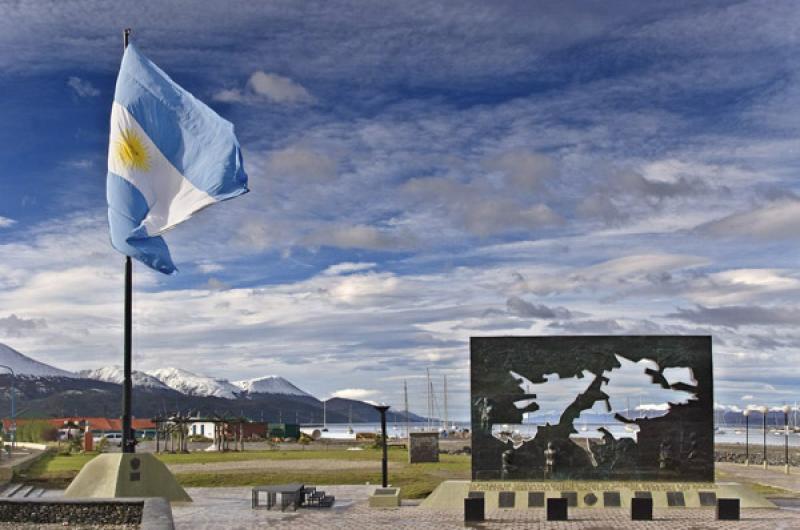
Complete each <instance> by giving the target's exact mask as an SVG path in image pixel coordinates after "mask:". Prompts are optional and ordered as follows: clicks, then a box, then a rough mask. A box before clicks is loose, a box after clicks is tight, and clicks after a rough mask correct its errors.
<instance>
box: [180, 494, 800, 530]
mask: <svg viewBox="0 0 800 530" xmlns="http://www.w3.org/2000/svg"><path fill="white" fill-rule="evenodd" d="M374 488H375V487H374V486H324V489H325V491H326V492H328V493H331V494H333V495H335V496H336V505H335V507H334V508H331V509H308V508H304V509H300V510H298V511H297V512H292V511H288V512H280V511H266V510H252V509H251V508H250V488H189V489H188V490H187V491H188V492H189V495H191V496H192V498H193V499H194V502H193V503H191V504H183V505H178V504H176V505H173V516H174V519H175V527H176V529H177V530H189V529H198V530H201V529H208V530H211V529H223V528H225V529H241V530H244V529H255V528H271V529H272V528H274V529H286V530H289V529H291V530H296V529H297V528H319V529H328V528H330V529H342V530H361V529H369V528H389V529H432V530H433V529H437V530H441V529H449V528H464V527H465V525H464V523H463V514H462V513H461V512H458V511H433V510H428V509H423V508H421V507H419V506H415V505H404V506H402V507H401V508H394V509H371V508H369V506H368V505H367V497H368V495H369V493H370V492H371V491H372V490H373V489H374ZM486 515H487V521H486V522H485V523H481V524H478V525H474V526H473V528H485V529H495V528H497V529H500V528H503V529H523V528H524V529H536V528H547V529H566V528H569V529H587V530H588V529H593V530H619V529H623V528H637V529H638V528H642V529H653V530H656V529H668V530H684V529H685V530H700V529H706V528H709V529H711V528H748V529H750V528H752V529H763V530H776V529H780V530H784V529H787V530H788V529H798V530H800V507H795V508H789V509H780V510H777V509H776V510H767V509H751V510H742V520H741V521H738V522H736V521H717V520H715V510H714V509H713V508H703V509H675V508H673V509H662V510H658V509H656V510H654V519H655V520H653V521H631V520H630V513H629V512H628V511H627V510H623V509H603V510H600V509H572V510H570V518H571V520H570V521H567V522H548V521H546V516H545V511H544V510H543V509H530V510H527V511H525V510H497V511H490V512H488V513H487V514H486Z"/></svg>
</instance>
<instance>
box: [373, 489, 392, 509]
mask: <svg viewBox="0 0 800 530" xmlns="http://www.w3.org/2000/svg"><path fill="white" fill-rule="evenodd" d="M398 506H400V488H377V489H376V490H375V492H374V493H373V494H372V495H370V496H369V507H370V508H397V507H398Z"/></svg>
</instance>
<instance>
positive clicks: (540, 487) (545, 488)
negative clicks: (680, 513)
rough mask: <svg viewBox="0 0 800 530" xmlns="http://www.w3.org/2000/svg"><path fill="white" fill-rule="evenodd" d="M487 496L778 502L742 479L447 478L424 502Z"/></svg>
mask: <svg viewBox="0 0 800 530" xmlns="http://www.w3.org/2000/svg"><path fill="white" fill-rule="evenodd" d="M477 496H481V497H483V499H484V501H485V506H486V510H497V509H500V508H508V509H522V510H527V509H529V508H545V506H546V504H547V500H546V499H550V498H565V499H567V501H568V504H569V506H570V507H571V508H625V509H627V510H630V507H631V499H632V498H634V497H638V498H650V499H652V500H653V507H654V508H714V507H716V505H717V499H718V498H725V499H739V501H740V503H741V504H740V505H741V507H742V508H777V507H776V506H775V505H774V504H773V503H771V502H770V501H768V500H767V499H765V498H764V497H762V496H761V495H759V494H757V493H756V492H754V491H753V490H751V489H750V488H748V487H747V486H744V485H742V484H739V483H736V482H713V483H711V482H590V481H563V482H559V481H552V482H502V481H498V482H471V481H469V480H446V481H444V482H442V483H441V484H439V486H438V487H437V488H436V489H435V490H433V492H432V493H431V494H430V495H428V497H427V498H426V499H425V500H424V501H422V503H421V506H423V507H425V508H432V509H439V510H462V509H463V507H464V499H465V498H467V497H477Z"/></svg>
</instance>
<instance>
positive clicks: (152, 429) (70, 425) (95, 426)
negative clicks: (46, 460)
mask: <svg viewBox="0 0 800 530" xmlns="http://www.w3.org/2000/svg"><path fill="white" fill-rule="evenodd" d="M16 421H17V427H20V426H22V425H24V424H25V423H28V422H32V421H46V422H47V423H49V424H50V425H52V426H53V427H55V428H56V429H58V431H59V435H60V437H64V438H71V437H74V436H75V435H76V434H78V433H79V432H84V431H86V429H87V424H88V429H89V431H90V432H91V433H92V434H93V435H94V436H95V437H98V436H103V435H105V434H111V433H121V432H122V420H121V419H120V418H100V417H93V418H87V417H84V416H70V417H66V418H17V420H16ZM10 427H11V420H9V419H3V431H4V432H8V430H9V428H10ZM132 427H133V428H134V430H135V431H136V436H137V437H139V438H141V437H152V436H155V434H156V425H155V423H153V422H152V420H150V419H148V418H133V420H132Z"/></svg>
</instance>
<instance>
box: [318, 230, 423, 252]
mask: <svg viewBox="0 0 800 530" xmlns="http://www.w3.org/2000/svg"><path fill="white" fill-rule="evenodd" d="M303 242H304V243H305V244H307V245H320V246H331V247H339V248H365V249H373V250H396V251H399V250H404V249H407V248H409V247H410V246H411V245H412V244H413V238H412V237H411V236H410V235H408V234H402V235H398V234H395V233H393V232H392V231H390V230H385V229H384V230H382V229H378V228H376V227H374V226H366V225H355V226H348V225H332V226H322V227H320V228H318V229H317V230H316V231H314V232H313V233H311V234H309V235H308V236H307V237H306V238H305V239H304V240H303Z"/></svg>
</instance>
